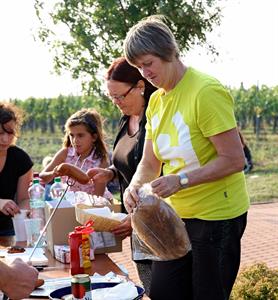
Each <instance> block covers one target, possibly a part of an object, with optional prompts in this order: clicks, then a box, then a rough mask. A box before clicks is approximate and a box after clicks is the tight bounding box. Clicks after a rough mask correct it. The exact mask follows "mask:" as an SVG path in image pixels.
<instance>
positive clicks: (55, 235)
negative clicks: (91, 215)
mask: <svg viewBox="0 0 278 300" xmlns="http://www.w3.org/2000/svg"><path fill="white" fill-rule="evenodd" d="M45 203H46V205H45V217H46V220H48V218H49V216H50V215H51V213H52V211H53V209H54V208H55V205H56V204H57V201H55V200H52V201H46V202H45ZM76 226H80V224H79V223H78V222H77V221H76V218H75V209H74V207H73V206H72V205H71V204H70V203H69V202H68V201H66V200H63V201H62V202H61V204H60V206H59V207H58V209H57V210H56V212H55V214H54V216H53V219H52V220H51V222H50V223H49V225H48V228H47V230H46V238H47V247H48V249H49V250H50V252H51V254H52V255H53V256H54V245H68V234H69V232H72V231H74V228H75V227H76Z"/></svg>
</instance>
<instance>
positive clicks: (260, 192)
mask: <svg viewBox="0 0 278 300" xmlns="http://www.w3.org/2000/svg"><path fill="white" fill-rule="evenodd" d="M243 134H244V138H245V139H246V141H247V144H248V146H249V148H250V149H251V151H252V156H253V161H254V169H253V170H252V172H251V173H250V174H247V175H246V180H247V187H248V191H249V195H250V198H251V201H252V202H270V201H277V200H278V134H272V133H271V132H270V130H264V131H263V132H262V135H261V137H260V138H259V140H258V141H257V140H256V137H255V135H254V134H253V132H252V131H251V130H246V131H243Z"/></svg>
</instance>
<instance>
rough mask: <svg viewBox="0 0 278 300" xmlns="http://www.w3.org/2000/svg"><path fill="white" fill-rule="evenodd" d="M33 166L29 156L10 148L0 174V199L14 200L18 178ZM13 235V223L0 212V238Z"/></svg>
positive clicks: (16, 148) (19, 149)
mask: <svg viewBox="0 0 278 300" xmlns="http://www.w3.org/2000/svg"><path fill="white" fill-rule="evenodd" d="M32 166H33V162H32V160H31V158H30V157H29V155H28V154H27V153H26V152H25V151H23V150H22V149H21V148H19V147H17V146H11V147H10V148H9V149H8V152H7V158H6V162H5V165H4V167H3V170H2V171H1V172H0V199H12V200H15V197H16V191H17V183H18V179H19V177H20V176H22V175H24V174H25V173H26V172H28V171H29V170H30V169H31V168H32ZM1 235H2V236H9V235H14V229H13V222H12V218H11V217H10V216H6V215H5V214H3V213H2V212H0V236H1Z"/></svg>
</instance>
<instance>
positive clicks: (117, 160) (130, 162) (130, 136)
mask: <svg viewBox="0 0 278 300" xmlns="http://www.w3.org/2000/svg"><path fill="white" fill-rule="evenodd" d="M106 81H107V89H108V93H109V97H110V99H111V100H112V101H113V103H114V104H115V105H116V106H117V107H118V108H119V109H120V111H121V112H122V114H123V116H122V118H121V120H120V122H119V130H118V134H117V136H116V139H115V142H114V150H113V154H112V163H113V164H112V165H111V166H110V167H109V168H107V169H100V168H94V169H91V170H90V175H91V176H92V177H93V180H94V181H101V182H106V183H108V182H109V181H112V180H113V179H114V178H115V177H117V178H118V180H119V184H120V191H121V200H122V196H123V193H124V191H125V189H126V187H127V186H128V185H129V183H130V181H131V179H132V176H133V174H134V173H135V171H136V168H137V165H138V163H139V162H140V160H141V157H142V153H143V146H144V140H145V124H146V117H145V110H146V108H147V105H148V102H149V98H150V95H151V94H152V93H153V92H154V91H155V90H156V88H155V87H154V86H152V85H151V84H150V83H149V82H148V81H147V80H146V79H145V78H143V77H142V75H141V74H140V72H139V71H138V70H137V69H136V68H134V67H133V66H131V65H130V64H128V63H127V61H126V60H125V58H123V57H120V58H118V59H116V60H115V61H114V62H113V63H112V64H111V66H110V67H109V68H108V71H107V75H106ZM122 211H123V212H126V211H125V208H124V206H123V205H122ZM131 232H132V229H131V223H130V218H129V217H128V218H127V219H126V220H125V221H124V222H123V223H122V224H121V225H120V226H118V227H117V228H116V229H114V230H113V233H115V234H116V235H120V236H122V237H124V238H125V237H127V236H130V235H131ZM135 262H136V266H137V270H138V274H139V277H140V279H141V281H142V283H143V285H144V288H145V290H146V294H148V293H149V287H150V281H151V261H149V260H140V261H139V260H137V261H135Z"/></svg>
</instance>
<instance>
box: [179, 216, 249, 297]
mask: <svg viewBox="0 0 278 300" xmlns="http://www.w3.org/2000/svg"><path fill="white" fill-rule="evenodd" d="M184 222H185V224H186V228H187V232H188V235H189V238H190V241H191V244H192V254H193V255H192V259H193V265H192V270H193V273H192V283H193V299H194V300H228V299H229V296H230V293H231V291H232V288H233V284H234V282H235V279H236V276H237V273H238V269H239V265H240V252H241V244H240V240H241V237H242V235H243V233H244V230H245V227H246V223H247V213H245V214H243V215H241V216H239V217H237V218H234V219H230V220H223V221H204V220H199V219H186V220H184Z"/></svg>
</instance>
